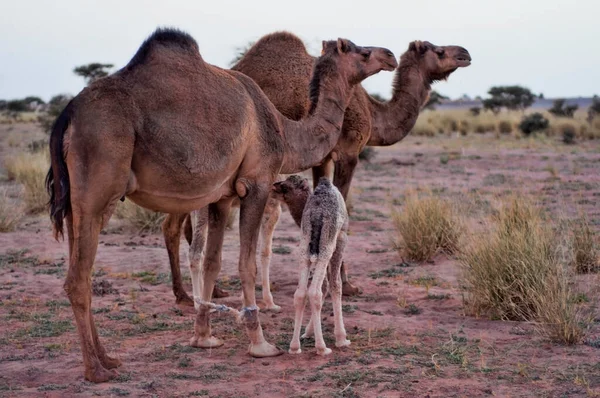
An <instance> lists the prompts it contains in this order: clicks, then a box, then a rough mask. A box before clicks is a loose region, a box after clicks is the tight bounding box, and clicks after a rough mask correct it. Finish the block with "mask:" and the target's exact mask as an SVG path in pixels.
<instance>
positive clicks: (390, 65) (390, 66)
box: [383, 60, 398, 72]
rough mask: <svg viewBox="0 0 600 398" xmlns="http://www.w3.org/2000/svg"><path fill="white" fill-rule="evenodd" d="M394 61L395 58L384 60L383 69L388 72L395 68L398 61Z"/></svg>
mask: <svg viewBox="0 0 600 398" xmlns="http://www.w3.org/2000/svg"><path fill="white" fill-rule="evenodd" d="M395 61H396V60H394V62H384V65H385V67H384V68H383V70H385V71H388V72H391V71H393V70H396V68H397V67H398V63H397V62H395Z"/></svg>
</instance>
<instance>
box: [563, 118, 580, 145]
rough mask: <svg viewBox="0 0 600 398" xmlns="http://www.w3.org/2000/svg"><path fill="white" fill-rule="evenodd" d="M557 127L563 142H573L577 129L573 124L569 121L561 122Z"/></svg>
mask: <svg viewBox="0 0 600 398" xmlns="http://www.w3.org/2000/svg"><path fill="white" fill-rule="evenodd" d="M558 128H559V130H560V131H561V132H562V141H563V142H564V143H565V144H574V143H575V137H576V136H577V130H576V128H575V126H573V125H572V124H569V123H562V124H560V125H559V126H558Z"/></svg>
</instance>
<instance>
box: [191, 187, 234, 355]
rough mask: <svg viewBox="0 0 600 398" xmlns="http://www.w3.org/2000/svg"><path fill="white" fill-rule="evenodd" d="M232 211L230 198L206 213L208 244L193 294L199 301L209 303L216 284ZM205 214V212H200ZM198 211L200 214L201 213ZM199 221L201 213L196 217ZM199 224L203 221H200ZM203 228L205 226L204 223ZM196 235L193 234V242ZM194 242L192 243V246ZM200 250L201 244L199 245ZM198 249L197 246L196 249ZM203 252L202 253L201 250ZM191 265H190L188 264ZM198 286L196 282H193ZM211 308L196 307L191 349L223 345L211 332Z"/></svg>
mask: <svg viewBox="0 0 600 398" xmlns="http://www.w3.org/2000/svg"><path fill="white" fill-rule="evenodd" d="M230 207H231V198H227V199H223V200H221V201H219V202H217V203H213V204H210V205H209V206H208V207H207V208H205V209H206V211H207V212H208V213H204V214H208V241H207V245H206V257H205V258H204V262H203V264H202V283H201V285H200V286H194V289H195V290H194V294H196V292H197V290H196V289H200V299H201V300H202V301H205V302H210V300H211V297H212V293H213V288H214V285H215V280H216V279H217V276H218V275H219V271H220V270H221V252H222V249H223V238H224V236H225V226H226V224H227V216H228V215H229V209H230ZM203 210H204V209H203ZM203 210H201V211H203ZM197 215H198V218H199V219H200V220H201V219H202V215H203V213H198V214H197ZM200 222H201V223H202V222H203V221H200ZM202 225H206V223H203V224H202ZM196 232H197V231H194V239H196V235H199V234H196ZM193 243H194V241H192V245H193ZM201 246H202V248H203V247H204V243H202V245H201ZM197 248H200V243H199V244H198V247H197ZM201 252H203V250H201ZM191 263H192V262H191V261H190V264H191ZM196 283H198V280H197V281H196ZM209 313H210V308H209V306H208V305H205V304H204V305H202V304H201V305H199V307H198V311H197V314H196V323H195V325H194V336H193V337H192V338H191V340H190V345H191V346H192V347H200V348H213V347H219V346H221V345H223V341H222V340H220V339H218V338H216V337H214V336H212V335H211V328H210V316H209Z"/></svg>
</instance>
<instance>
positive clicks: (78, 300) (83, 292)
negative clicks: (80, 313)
mask: <svg viewBox="0 0 600 398" xmlns="http://www.w3.org/2000/svg"><path fill="white" fill-rule="evenodd" d="M63 289H64V291H65V292H66V293H67V297H68V298H69V301H70V302H71V305H72V306H73V307H86V306H89V303H90V300H91V285H90V283H88V282H87V281H85V280H84V281H81V280H77V279H75V278H69V277H67V280H66V281H65V284H64V285H63Z"/></svg>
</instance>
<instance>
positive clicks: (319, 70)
mask: <svg viewBox="0 0 600 398" xmlns="http://www.w3.org/2000/svg"><path fill="white" fill-rule="evenodd" d="M324 51H325V53H324V54H323V55H321V56H320V57H319V58H317V61H316V62H315V66H314V68H313V75H312V78H311V80H310V85H309V98H310V109H309V110H308V114H309V115H312V114H313V113H314V112H315V110H316V109H317V104H318V102H319V94H320V92H321V80H322V79H323V76H325V75H329V74H331V73H332V72H334V71H336V70H337V64H336V62H335V59H334V58H333V57H335V56H336V55H337V51H338V50H337V41H334V40H330V41H328V42H326V43H325V48H324Z"/></svg>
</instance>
